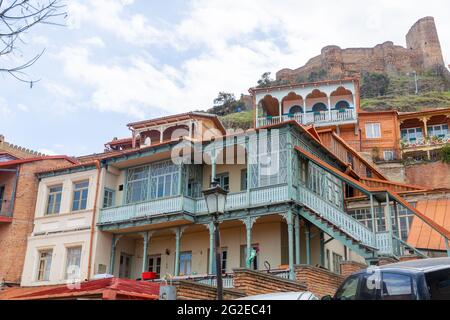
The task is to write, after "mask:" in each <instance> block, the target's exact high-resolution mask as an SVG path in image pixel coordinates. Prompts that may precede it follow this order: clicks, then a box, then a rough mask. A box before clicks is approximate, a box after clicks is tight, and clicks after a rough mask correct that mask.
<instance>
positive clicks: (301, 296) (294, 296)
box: [236, 291, 319, 300]
mask: <svg viewBox="0 0 450 320" xmlns="http://www.w3.org/2000/svg"><path fill="white" fill-rule="evenodd" d="M236 300H319V299H318V298H317V297H316V296H315V295H314V294H313V293H311V292H307V291H305V292H277V293H268V294H261V295H257V296H249V297H245V298H239V299H236Z"/></svg>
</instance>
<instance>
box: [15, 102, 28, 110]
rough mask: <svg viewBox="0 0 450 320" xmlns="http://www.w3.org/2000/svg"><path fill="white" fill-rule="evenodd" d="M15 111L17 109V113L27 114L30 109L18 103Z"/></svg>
mask: <svg viewBox="0 0 450 320" xmlns="http://www.w3.org/2000/svg"><path fill="white" fill-rule="evenodd" d="M17 109H18V110H19V111H22V112H28V111H30V108H28V106H26V105H24V104H22V103H19V104H18V105H17Z"/></svg>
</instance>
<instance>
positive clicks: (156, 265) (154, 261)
mask: <svg viewBox="0 0 450 320" xmlns="http://www.w3.org/2000/svg"><path fill="white" fill-rule="evenodd" d="M148 271H150V272H154V273H156V276H157V277H158V278H161V255H155V256H150V257H149V258H148Z"/></svg>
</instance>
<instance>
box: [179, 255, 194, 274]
mask: <svg viewBox="0 0 450 320" xmlns="http://www.w3.org/2000/svg"><path fill="white" fill-rule="evenodd" d="M191 273H192V252H182V253H180V274H181V275H184V276H189V275H191Z"/></svg>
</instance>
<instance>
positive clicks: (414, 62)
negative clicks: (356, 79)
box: [276, 17, 450, 82]
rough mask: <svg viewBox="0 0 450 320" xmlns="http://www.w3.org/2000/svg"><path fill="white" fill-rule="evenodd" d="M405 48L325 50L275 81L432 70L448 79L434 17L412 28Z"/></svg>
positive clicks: (391, 45) (386, 45)
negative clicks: (320, 76) (317, 75)
mask: <svg viewBox="0 0 450 320" xmlns="http://www.w3.org/2000/svg"><path fill="white" fill-rule="evenodd" d="M406 45H407V47H406V48H405V47H402V46H398V45H394V43H393V42H392V41H387V42H385V43H383V44H379V45H377V46H375V47H374V48H349V49H341V48H340V47H338V46H327V47H325V48H323V49H322V52H321V54H320V55H319V56H317V57H314V58H312V59H311V60H309V61H308V63H306V65H304V66H303V67H301V68H298V69H295V70H292V69H283V70H280V71H279V72H277V74H276V79H277V80H278V81H287V82H298V81H299V80H300V81H302V80H305V79H308V77H309V76H310V75H311V74H312V73H314V72H315V73H318V74H319V73H321V72H322V73H323V72H326V77H327V78H328V79H336V78H343V77H349V76H355V75H359V74H361V73H362V72H378V73H386V74H394V75H396V74H406V73H410V72H413V71H416V72H417V73H419V74H421V73H424V72H427V71H431V70H432V71H438V72H440V73H442V74H443V75H445V76H446V77H447V78H448V79H450V76H449V75H450V73H449V72H448V70H447V68H446V67H445V64H444V59H443V55H442V49H441V45H440V42H439V36H438V33H437V29H436V24H435V22H434V18H433V17H425V18H422V19H420V20H419V21H417V22H416V23H415V24H414V25H413V26H412V27H411V29H410V30H409V32H408V34H407V35H406Z"/></svg>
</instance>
